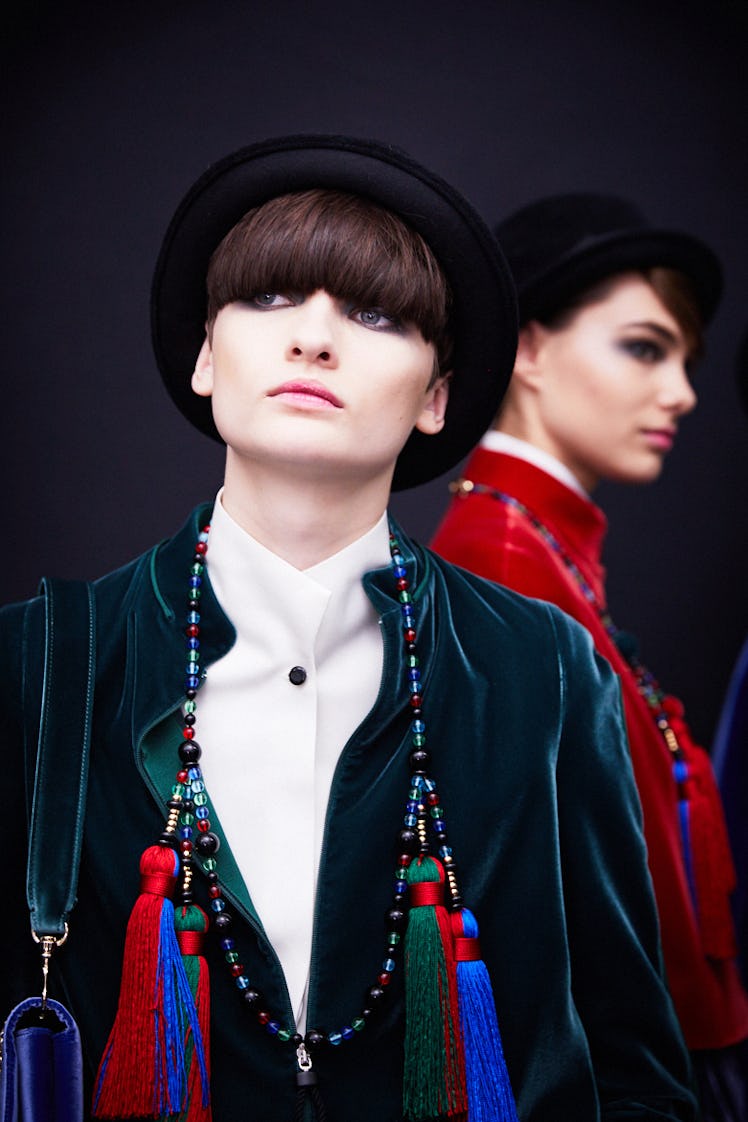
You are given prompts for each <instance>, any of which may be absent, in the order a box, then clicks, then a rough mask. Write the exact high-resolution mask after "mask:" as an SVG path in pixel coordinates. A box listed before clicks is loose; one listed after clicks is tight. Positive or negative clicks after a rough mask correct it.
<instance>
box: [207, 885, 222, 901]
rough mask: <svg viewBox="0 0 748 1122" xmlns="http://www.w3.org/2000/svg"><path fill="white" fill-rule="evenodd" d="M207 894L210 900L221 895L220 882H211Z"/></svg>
mask: <svg viewBox="0 0 748 1122" xmlns="http://www.w3.org/2000/svg"><path fill="white" fill-rule="evenodd" d="M208 895H209V896H210V898H211V899H212V900H217V899H218V897H219V896H220V895H221V886H220V884H211V886H210V888H209V889H208Z"/></svg>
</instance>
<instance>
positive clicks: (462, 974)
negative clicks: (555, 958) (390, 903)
mask: <svg viewBox="0 0 748 1122" xmlns="http://www.w3.org/2000/svg"><path fill="white" fill-rule="evenodd" d="M452 926H453V931H454V936H455V958H456V959H457V1000H458V1002H459V1008H460V1029H461V1031H462V1040H463V1046H464V1050H465V1081H466V1084H467V1094H468V1122H519V1119H518V1118H517V1107H516V1105H515V1102H514V1095H513V1094H512V1086H511V1083H510V1082H509V1073H508V1071H507V1069H506V1062H505V1060H504V1051H503V1048H502V1047H501V1035H500V1033H499V1024H498V1021H497V1019H496V1005H495V1003H494V997H493V992H492V990H491V979H490V978H489V976H488V970H487V969H486V964H485V963H484V962H483V961H482V960H481V957H480V945H479V943H478V923H477V921H476V919H475V916H474V915H473V913H472V912H470V911H468V909H467V908H461V909H460V911H459V912H455V913H454V914H453V916H452Z"/></svg>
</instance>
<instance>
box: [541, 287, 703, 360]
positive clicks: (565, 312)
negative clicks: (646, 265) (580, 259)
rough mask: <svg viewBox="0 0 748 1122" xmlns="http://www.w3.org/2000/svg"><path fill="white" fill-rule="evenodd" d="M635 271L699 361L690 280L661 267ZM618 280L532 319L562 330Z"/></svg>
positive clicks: (697, 315)
mask: <svg viewBox="0 0 748 1122" xmlns="http://www.w3.org/2000/svg"><path fill="white" fill-rule="evenodd" d="M637 271H638V272H639V273H640V275H641V276H642V277H643V278H644V280H645V281H647V283H648V284H649V285H650V286H651V287H652V289H653V290H654V292H655V295H656V296H658V297H659V299H660V300H661V301H662V303H663V304H664V305H665V307H666V308H667V310H668V311H669V312H670V315H671V316H672V317H673V319H674V320H675V321H676V323H677V324H678V326H679V328H680V329H681V331H682V332H683V339H684V341H685V344H686V350H687V352H688V355H689V358H690V359H696V358H700V357H701V355H702V354H703V350H704V319H703V316H702V314H701V308H700V306H699V302H698V299H697V297H696V292H695V290H694V287H693V284H692V283H691V281H690V279H689V278H688V277H687V276H686V275H685V273H681V272H680V271H679V270H678V269H671V268H667V267H665V266H662V265H657V266H654V267H653V268H651V269H640V270H637ZM618 276H619V274H616V275H615V276H612V277H606V278H605V280H603V281H601V282H600V283H599V284H596V285H593V287H592V288H587V289H585V290H584V291H583V292H580V293H579V294H578V295H577V296H576V297H574V299H573V300H572V301H570V302H569V303H568V304H566V305H565V306H564V307H563V308H561V309H560V310H558V311H555V312H551V313H549V314H548V315H545V316H536V317H535V318H536V319H537V320H538V321H539V322H540V323H542V324H543V325H544V326H545V327H550V328H552V329H555V328H561V327H566V325H567V324H568V323H569V322H570V321H571V320H572V319H573V317H574V316H575V315H576V313H577V312H578V311H579V309H580V308H584V307H586V305H588V304H595V303H597V301H598V300H604V299H605V297H606V296H607V295H608V292H609V291H610V289H611V288H612V286H613V285H614V284H615V282H616V281H617V280H618Z"/></svg>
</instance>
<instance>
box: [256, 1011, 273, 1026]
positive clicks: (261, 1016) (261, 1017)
mask: <svg viewBox="0 0 748 1122" xmlns="http://www.w3.org/2000/svg"><path fill="white" fill-rule="evenodd" d="M257 1020H258V1021H259V1022H260V1024H261V1025H266V1024H267V1023H268V1021H269V1020H270V1014H269V1013H258V1014H257Z"/></svg>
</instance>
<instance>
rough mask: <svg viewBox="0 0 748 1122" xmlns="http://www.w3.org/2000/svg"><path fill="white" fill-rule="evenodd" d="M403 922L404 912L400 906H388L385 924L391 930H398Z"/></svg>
mask: <svg viewBox="0 0 748 1122" xmlns="http://www.w3.org/2000/svg"><path fill="white" fill-rule="evenodd" d="M404 923H405V912H404V911H403V909H402V908H390V910H389V911H388V912H387V926H388V927H389V928H390V929H391V930H393V931H398V930H399V929H400V928H401V927H402V926H403V924H404Z"/></svg>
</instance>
